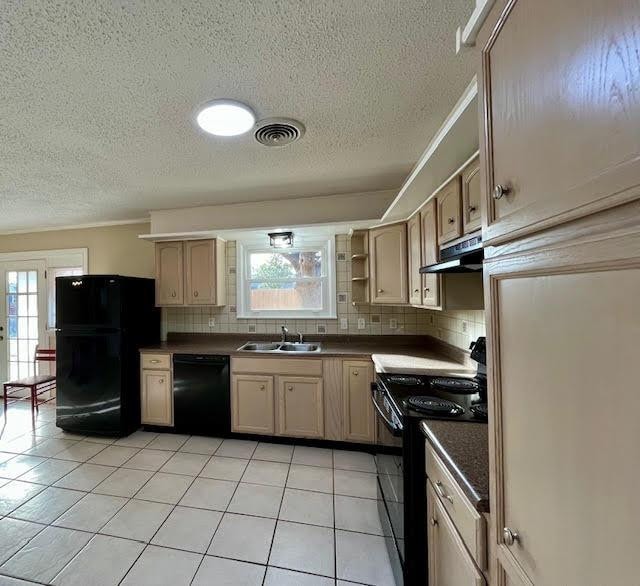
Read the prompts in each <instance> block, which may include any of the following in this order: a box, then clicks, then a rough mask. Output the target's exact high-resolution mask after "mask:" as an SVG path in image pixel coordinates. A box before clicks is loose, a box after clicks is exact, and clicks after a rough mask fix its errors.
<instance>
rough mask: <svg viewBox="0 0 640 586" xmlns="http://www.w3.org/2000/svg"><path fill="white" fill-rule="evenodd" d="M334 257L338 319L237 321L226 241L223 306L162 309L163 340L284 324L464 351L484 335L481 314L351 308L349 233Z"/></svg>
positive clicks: (232, 249)
mask: <svg viewBox="0 0 640 586" xmlns="http://www.w3.org/2000/svg"><path fill="white" fill-rule="evenodd" d="M336 255H337V258H338V260H336V265H337V267H336V270H337V273H336V286H337V295H338V303H337V308H338V318H337V319H318V320H313V319H311V320H310V319H304V320H283V319H277V320H268V319H238V318H237V317H236V274H235V273H236V243H235V242H234V241H229V242H227V305H226V306H224V307H170V308H164V309H163V310H162V335H163V338H166V334H167V332H186V333H246V334H252V333H256V334H279V333H280V326H282V325H285V326H286V327H287V328H288V329H289V331H290V332H302V333H303V334H350V335H353V334H367V335H382V334H386V335H389V334H395V335H403V334H428V335H432V336H434V337H437V338H440V339H442V340H444V341H445V342H448V343H449V344H452V345H454V346H457V347H458V348H464V349H467V348H468V347H469V344H470V342H471V340H473V339H475V338H476V337H477V336H480V335H484V311H455V312H451V311H450V312H440V311H431V310H424V309H415V308H413V307H392V306H380V305H357V306H354V305H352V304H351V260H350V259H351V251H350V239H349V236H348V235H347V234H340V235H338V236H336ZM342 259H344V260H342ZM211 319H213V320H214V325H209V323H210V320H211ZM360 320H364V321H363V322H362V321H360ZM359 321H360V323H358V322H359ZM343 326H346V327H343ZM359 326H364V327H359ZM465 330H466V331H465Z"/></svg>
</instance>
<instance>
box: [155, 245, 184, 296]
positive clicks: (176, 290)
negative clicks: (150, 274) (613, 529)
mask: <svg viewBox="0 0 640 586" xmlns="http://www.w3.org/2000/svg"><path fill="white" fill-rule="evenodd" d="M183 304H184V254H183V246H182V242H158V243H156V305H183Z"/></svg>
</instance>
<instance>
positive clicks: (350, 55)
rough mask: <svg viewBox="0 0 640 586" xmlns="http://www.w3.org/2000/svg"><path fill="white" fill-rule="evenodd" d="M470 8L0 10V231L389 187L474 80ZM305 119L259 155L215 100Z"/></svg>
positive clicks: (209, 2)
mask: <svg viewBox="0 0 640 586" xmlns="http://www.w3.org/2000/svg"><path fill="white" fill-rule="evenodd" d="M472 6H473V2H472V1H470V0H434V1H428V0H324V1H322V0H235V1H234V0H221V1H217V0H202V1H195V0H180V1H175V0H148V1H143V0H129V1H123V0H120V1H116V0H103V1H95V0H76V1H72V0H69V1H65V2H59V1H55V2H54V1H51V0H2V1H1V2H0V230H2V231H6V230H17V229H25V228H31V227H44V226H55V225H69V224H75V223H87V222H99V221H110V220H124V219H130V218H139V217H143V216H146V215H147V213H148V211H149V210H150V209H163V208H164V209H166V208H173V207H186V206H196V205H202V204H215V203H229V202H239V201H258V200H264V199H283V198H288V197H300V196H310V195H325V194H332V193H348V192H355V191H369V190H377V189H390V188H397V187H399V186H400V184H401V183H402V180H403V179H404V178H405V176H406V175H407V173H408V171H409V170H410V169H411V167H412V166H413V164H414V163H415V162H416V160H417V159H418V157H419V156H420V154H421V152H422V150H423V149H424V147H425V145H426V144H427V143H428V142H429V139H430V138H431V135H432V134H433V133H434V132H435V130H436V129H437V128H438V127H439V126H440V124H441V122H442V121H443V119H444V118H445V116H446V115H447V113H448V112H449V110H450V109H451V107H452V106H453V104H454V103H455V102H456V100H457V98H458V97H459V95H460V94H461V92H462V91H463V89H464V87H465V86H466V85H467V83H468V82H469V80H470V78H471V77H472V75H473V65H474V64H473V57H472V55H471V54H470V53H463V54H462V55H459V56H456V55H455V50H454V38H455V29H456V27H457V26H458V25H460V24H461V23H463V22H464V21H466V18H467V16H468V15H469V13H470V12H471V9H472ZM222 97H228V98H235V99H238V100H241V101H244V102H246V103H247V104H249V105H250V106H251V107H253V108H254V110H255V111H256V113H257V115H258V118H264V117H271V116H287V117H293V118H297V119H299V120H301V121H302V122H303V123H304V124H305V126H306V128H307V133H306V135H305V136H304V138H303V139H302V140H301V141H300V142H298V143H295V144H293V145H290V146H288V147H284V148H282V149H277V148H272V149H269V148H266V147H263V146H262V145H259V144H258V143H256V142H255V141H254V139H253V138H252V136H251V134H249V135H245V136H241V137H235V138H231V139H229V138H227V139H222V138H216V137H212V136H209V135H204V134H202V133H201V132H199V131H198V130H197V129H196V127H195V126H194V123H193V118H194V113H195V111H196V110H197V107H198V105H200V104H202V103H203V102H206V101H208V100H211V99H214V98H222Z"/></svg>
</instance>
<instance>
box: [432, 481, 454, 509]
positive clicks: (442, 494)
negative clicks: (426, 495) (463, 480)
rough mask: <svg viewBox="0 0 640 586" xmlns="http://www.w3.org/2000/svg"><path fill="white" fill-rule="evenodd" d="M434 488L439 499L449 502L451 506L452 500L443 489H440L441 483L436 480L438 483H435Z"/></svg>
mask: <svg viewBox="0 0 640 586" xmlns="http://www.w3.org/2000/svg"><path fill="white" fill-rule="evenodd" d="M434 488H435V489H436V492H437V493H438V496H439V497H440V498H441V499H445V500H447V501H449V502H450V503H451V504H453V498H452V497H451V496H450V495H448V494H447V493H446V492H445V491H444V488H443V487H442V482H440V481H439V480H438V482H436V483H435V485H434Z"/></svg>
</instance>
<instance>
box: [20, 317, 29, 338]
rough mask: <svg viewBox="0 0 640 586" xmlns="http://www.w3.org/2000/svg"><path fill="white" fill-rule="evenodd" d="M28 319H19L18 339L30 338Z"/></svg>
mask: <svg viewBox="0 0 640 586" xmlns="http://www.w3.org/2000/svg"><path fill="white" fill-rule="evenodd" d="M28 326H29V323H28V318H26V317H19V318H18V338H28V337H29V331H28Z"/></svg>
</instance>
